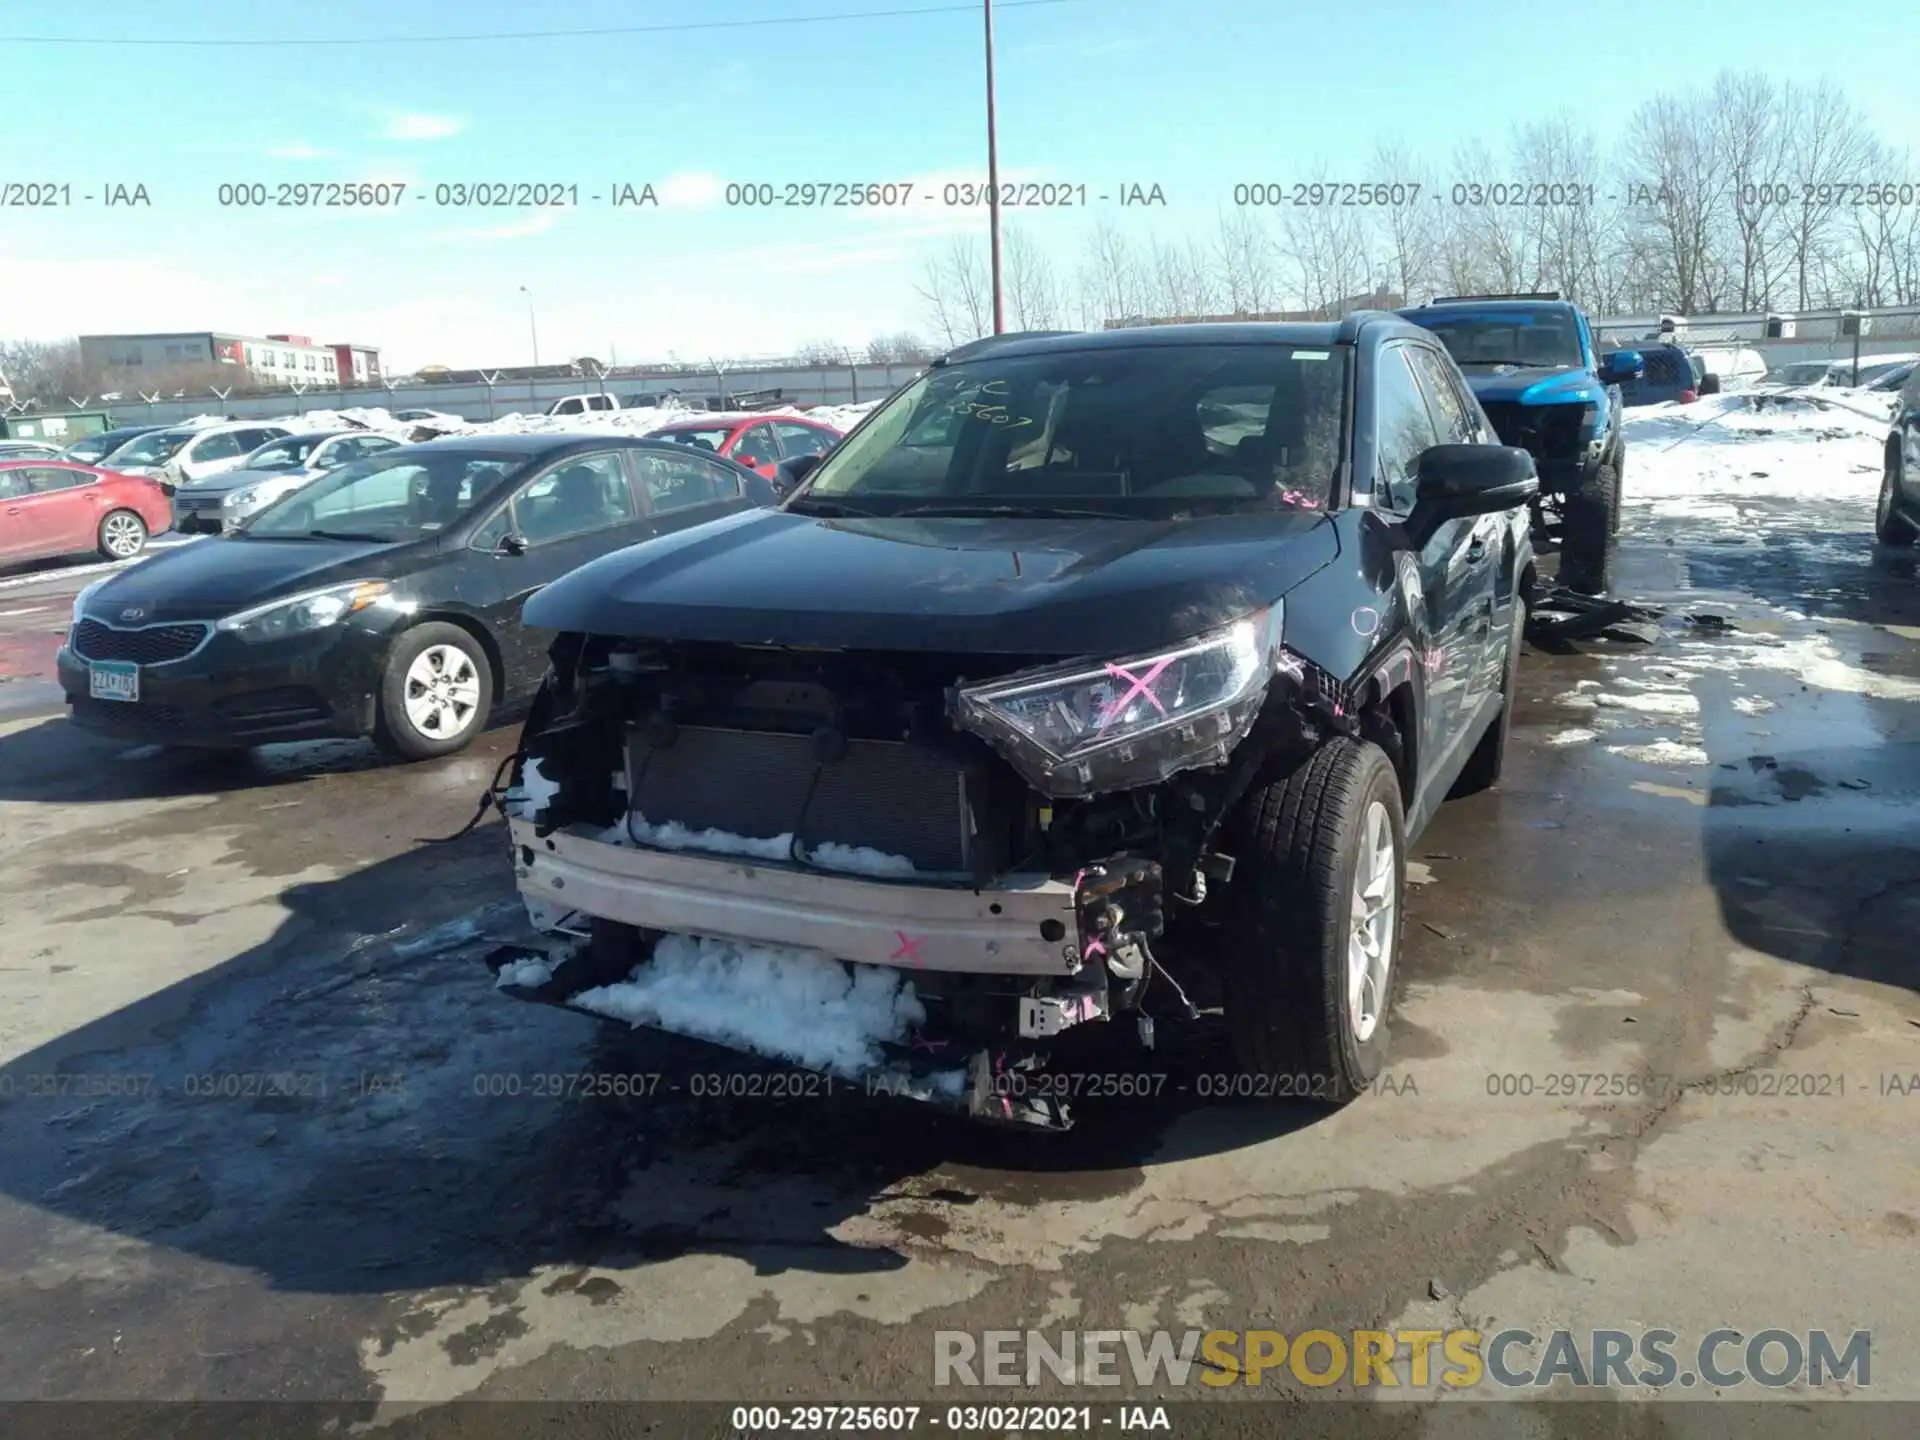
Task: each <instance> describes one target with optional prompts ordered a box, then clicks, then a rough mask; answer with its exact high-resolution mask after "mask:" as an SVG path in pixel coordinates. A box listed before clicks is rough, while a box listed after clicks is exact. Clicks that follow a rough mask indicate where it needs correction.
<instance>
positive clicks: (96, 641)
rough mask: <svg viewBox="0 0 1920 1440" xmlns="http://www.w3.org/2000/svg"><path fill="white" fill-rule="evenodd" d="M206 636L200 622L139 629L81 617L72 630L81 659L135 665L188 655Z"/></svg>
mask: <svg viewBox="0 0 1920 1440" xmlns="http://www.w3.org/2000/svg"><path fill="white" fill-rule="evenodd" d="M206 638H207V627H206V626H205V625H204V624H200V623H197V622H196V623H189V624H181V625H147V626H143V627H142V628H140V629H138V630H116V629H115V628H114V627H113V626H111V625H108V624H106V623H105V622H104V621H100V620H93V619H87V620H82V621H81V622H80V624H79V626H78V628H77V629H76V630H75V632H74V637H73V649H74V653H75V654H76V655H78V656H79V657H80V658H81V659H83V660H131V661H133V662H134V663H135V664H136V665H164V664H165V663H166V662H167V661H169V660H179V659H182V658H184V657H185V656H187V655H191V654H192V653H193V652H194V650H195V649H196V648H197V647H198V646H199V644H200V642H201V641H202V640H204V639H206Z"/></svg>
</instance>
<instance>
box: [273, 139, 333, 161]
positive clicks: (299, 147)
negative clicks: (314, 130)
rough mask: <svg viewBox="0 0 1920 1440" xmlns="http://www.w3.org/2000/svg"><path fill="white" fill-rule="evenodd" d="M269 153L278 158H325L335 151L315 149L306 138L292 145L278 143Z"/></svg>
mask: <svg viewBox="0 0 1920 1440" xmlns="http://www.w3.org/2000/svg"><path fill="white" fill-rule="evenodd" d="M267 154H269V155H271V156H272V157H273V158H274V159H276V160H325V159H326V158H328V157H329V156H330V155H332V154H333V152H332V151H331V150H319V149H315V148H314V147H313V146H311V145H309V144H307V142H306V141H304V140H296V141H294V142H293V143H292V144H291V145H276V146H274V147H273V148H272V149H271V150H269V151H267Z"/></svg>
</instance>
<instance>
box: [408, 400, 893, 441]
mask: <svg viewBox="0 0 1920 1440" xmlns="http://www.w3.org/2000/svg"><path fill="white" fill-rule="evenodd" d="M879 403H880V402H879V401H878V400H874V401H867V402H863V403H861V404H859V405H817V406H815V407H814V408H813V409H811V410H802V409H801V408H800V407H799V406H797V405H782V406H780V407H779V408H777V409H773V410H696V409H694V408H693V407H692V406H689V405H681V404H677V403H674V402H671V401H670V402H668V403H667V404H665V405H648V406H644V407H642V408H640V409H636V410H602V411H595V412H591V413H588V414H585V415H523V414H518V413H516V414H512V415H502V416H501V417H500V418H499V419H497V420H463V421H459V422H457V428H451V429H449V431H448V433H450V434H458V435H556V434H566V435H651V434H652V433H653V432H654V431H655V430H658V429H661V428H662V427H663V426H667V425H677V424H680V423H681V422H682V421H699V422H701V423H703V424H711V425H731V424H734V423H737V422H738V421H741V420H765V419H768V418H775V419H777V418H779V417H781V416H797V417H799V418H801V419H805V420H817V421H819V422H820V423H821V424H823V425H831V426H833V428H834V429H836V430H839V431H842V432H844V431H847V430H851V429H852V428H853V426H854V425H855V424H856V423H857V422H858V421H859V420H860V419H861V418H862V417H863V416H865V415H866V413H867V412H868V411H869V410H871V409H873V407H874V406H875V405H878V404H879ZM396 423H399V424H404V423H405V422H404V421H402V422H396ZM435 428H439V427H437V426H436V427H435Z"/></svg>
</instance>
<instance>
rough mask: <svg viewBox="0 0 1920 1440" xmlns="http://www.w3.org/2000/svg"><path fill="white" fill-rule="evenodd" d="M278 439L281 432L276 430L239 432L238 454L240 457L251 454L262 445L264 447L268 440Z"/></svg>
mask: <svg viewBox="0 0 1920 1440" xmlns="http://www.w3.org/2000/svg"><path fill="white" fill-rule="evenodd" d="M280 438H281V432H280V431H278V430H242V431H241V432H240V453H241V454H242V455H247V454H251V453H252V452H253V451H255V450H258V449H259V448H260V447H261V446H262V445H265V444H266V443H267V442H268V441H269V440H278V439H280Z"/></svg>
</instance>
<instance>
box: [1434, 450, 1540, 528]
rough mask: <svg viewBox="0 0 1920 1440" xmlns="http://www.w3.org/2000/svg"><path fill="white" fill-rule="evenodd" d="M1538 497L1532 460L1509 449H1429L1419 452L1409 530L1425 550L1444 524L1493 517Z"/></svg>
mask: <svg viewBox="0 0 1920 1440" xmlns="http://www.w3.org/2000/svg"><path fill="white" fill-rule="evenodd" d="M1539 493H1540V477H1539V471H1538V470H1537V469H1536V468H1535V467H1534V463H1533V456H1532V455H1530V454H1528V453H1527V452H1526V451H1525V450H1522V449H1519V448H1518V447H1516V446H1512V445H1434V446H1432V447H1430V448H1428V449H1427V450H1425V451H1423V452H1421V455H1420V466H1419V470H1418V471H1417V473H1416V476H1415V488H1414V505H1413V514H1412V515H1411V516H1409V517H1408V519H1407V526H1408V529H1409V530H1410V531H1411V532H1412V534H1413V538H1414V540H1415V543H1416V544H1419V545H1425V544H1426V543H1427V541H1429V540H1431V539H1432V538H1433V535H1434V532H1435V531H1436V530H1438V529H1439V528H1440V527H1441V526H1442V525H1444V524H1445V523H1446V522H1447V521H1449V520H1461V519H1464V518H1466V517H1467V516H1470V515H1492V514H1494V513H1496V512H1498V511H1501V510H1511V509H1513V508H1514V507H1515V506H1516V505H1524V504H1526V503H1527V502H1528V501H1530V500H1532V499H1533V498H1534V497H1535V496H1536V495H1538V494H1539Z"/></svg>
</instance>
